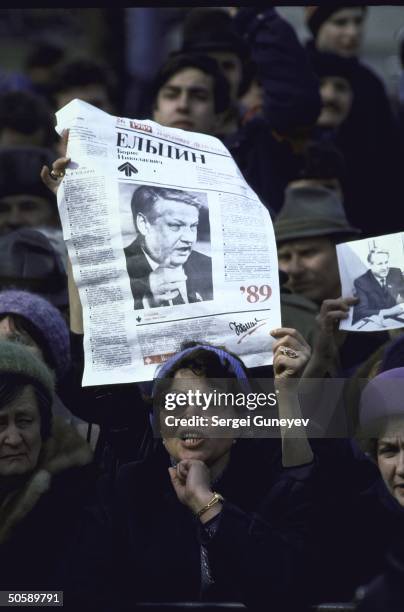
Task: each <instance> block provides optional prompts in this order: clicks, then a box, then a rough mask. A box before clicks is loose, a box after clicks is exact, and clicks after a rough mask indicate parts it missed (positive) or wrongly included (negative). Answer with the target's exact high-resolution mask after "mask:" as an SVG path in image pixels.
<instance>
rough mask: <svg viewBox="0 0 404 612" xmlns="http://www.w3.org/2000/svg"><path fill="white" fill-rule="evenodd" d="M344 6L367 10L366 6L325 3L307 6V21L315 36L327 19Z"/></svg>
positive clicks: (305, 11) (305, 15)
mask: <svg viewBox="0 0 404 612" xmlns="http://www.w3.org/2000/svg"><path fill="white" fill-rule="evenodd" d="M344 8H361V9H363V10H364V11H365V10H366V6H360V5H358V6H357V7H353V6H351V5H348V6H341V5H339V4H338V5H337V4H323V5H321V6H306V7H305V9H304V17H305V21H306V23H307V26H308V27H309V28H310V30H311V33H312V34H313V36H314V38H315V37H316V36H317V33H318V31H319V29H320V27H321V26H322V25H323V23H324V22H325V21H327V19H328V18H329V17H330V16H331V15H332V14H333V13H336V12H337V11H341V10H342V9H344Z"/></svg>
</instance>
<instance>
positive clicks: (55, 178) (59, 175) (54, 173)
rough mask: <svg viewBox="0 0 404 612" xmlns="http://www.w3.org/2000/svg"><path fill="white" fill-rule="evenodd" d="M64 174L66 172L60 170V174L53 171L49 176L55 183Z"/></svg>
mask: <svg viewBox="0 0 404 612" xmlns="http://www.w3.org/2000/svg"><path fill="white" fill-rule="evenodd" d="M65 174H66V172H65V171H64V170H62V171H61V172H56V171H55V170H51V171H50V175H51V177H52V178H53V180H54V181H57V180H58V179H61V178H63V177H64V175H65Z"/></svg>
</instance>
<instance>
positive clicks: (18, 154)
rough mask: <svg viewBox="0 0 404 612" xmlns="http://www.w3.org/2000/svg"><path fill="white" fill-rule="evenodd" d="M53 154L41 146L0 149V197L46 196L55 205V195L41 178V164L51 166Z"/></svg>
mask: <svg viewBox="0 0 404 612" xmlns="http://www.w3.org/2000/svg"><path fill="white" fill-rule="evenodd" d="M54 159H55V154H54V153H52V151H50V150H48V149H43V148H41V147H4V148H1V149H0V198H2V197H6V196H10V195H18V194H29V195H35V196H40V197H42V198H46V199H47V200H49V201H50V202H52V203H53V204H54V205H55V207H56V197H55V195H54V194H53V193H52V192H51V191H50V189H48V187H46V186H45V185H44V184H43V182H42V179H41V176H40V174H41V170H42V166H44V165H46V166H52V162H53V161H54Z"/></svg>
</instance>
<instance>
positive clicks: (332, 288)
mask: <svg viewBox="0 0 404 612" xmlns="http://www.w3.org/2000/svg"><path fill="white" fill-rule="evenodd" d="M274 230H275V238H276V241H277V245H278V261H279V268H280V270H281V272H283V273H286V274H287V277H288V280H287V282H286V283H285V284H284V287H286V288H287V289H289V290H290V291H292V293H293V294H297V295H300V296H303V297H305V298H308V299H309V300H311V301H312V302H314V303H315V304H317V307H318V311H319V315H318V317H317V321H318V325H319V331H320V333H318V334H317V335H316V342H315V346H314V350H313V356H312V359H311V363H310V366H309V368H308V369H307V371H306V376H312V377H322V376H323V375H324V374H325V373H328V374H330V373H331V374H334V375H339V376H342V375H344V374H345V375H348V374H350V373H352V372H353V371H354V369H355V368H356V367H357V366H358V365H359V364H360V363H361V362H362V361H364V360H365V359H366V358H367V357H368V356H369V355H370V354H371V353H372V352H373V351H374V350H376V349H377V348H378V346H380V345H381V344H382V343H383V342H384V341H386V340H387V337H386V335H385V334H383V333H380V332H379V333H373V334H366V336H363V334H360V335H358V334H349V335H348V336H347V335H346V334H344V333H343V332H339V331H338V329H337V327H338V323H339V321H340V320H341V319H344V318H347V316H348V312H349V308H350V306H352V305H353V304H355V303H357V301H358V299H357V298H354V297H350V298H342V297H340V296H341V284H340V278H339V272H338V263H337V254H336V248H335V245H336V244H337V243H339V242H345V241H346V240H349V239H350V238H354V237H356V236H357V235H358V234H359V233H360V230H358V229H357V228H355V227H353V226H352V225H351V224H350V223H349V221H348V219H347V217H346V214H345V210H344V207H343V204H342V202H341V200H340V198H339V197H338V196H337V195H336V193H335V192H333V191H331V190H329V189H326V188H325V187H320V186H312V187H295V188H292V189H291V188H288V189H287V190H286V194H285V202H284V205H283V207H282V209H281V210H280V212H279V214H278V216H277V217H276V218H275V222H274Z"/></svg>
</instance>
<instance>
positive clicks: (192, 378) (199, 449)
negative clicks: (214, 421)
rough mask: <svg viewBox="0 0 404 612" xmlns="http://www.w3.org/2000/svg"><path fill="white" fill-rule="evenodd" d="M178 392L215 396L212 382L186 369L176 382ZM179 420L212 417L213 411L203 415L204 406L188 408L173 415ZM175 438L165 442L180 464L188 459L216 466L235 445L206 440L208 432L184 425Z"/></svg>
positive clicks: (227, 440) (228, 440)
mask: <svg viewBox="0 0 404 612" xmlns="http://www.w3.org/2000/svg"><path fill="white" fill-rule="evenodd" d="M174 390H176V391H177V390H178V392H180V391H181V392H185V391H192V395H193V397H194V398H195V392H196V391H200V392H201V393H209V392H212V387H210V386H209V385H208V381H207V380H206V378H204V377H203V376H198V375H197V374H195V373H194V372H192V370H188V369H182V370H178V372H176V374H175V376H174V378H173V385H172V387H171V389H170V392H171V391H174ZM170 414H172V415H173V416H175V417H181V418H188V417H191V416H193V415H196V416H204V417H206V416H208V414H209V411H208V410H205V411H202V408H201V407H200V406H190V405H188V406H186V407H185V408H183V409H181V412H180V413H179V411H178V410H177V409H176V410H174V411H173V412H172V413H170ZM173 435H175V436H176V437H175V438H174V437H173V438H165V439H164V440H163V442H164V446H165V447H166V450H167V452H168V453H169V455H170V456H171V457H173V459H175V460H176V461H183V460H184V459H198V460H199V461H203V462H204V463H206V465H207V466H211V465H213V464H214V463H215V462H216V461H218V460H219V459H222V458H223V457H224V456H225V455H227V454H228V453H229V452H230V449H231V447H232V444H233V438H231V437H229V438H209V437H202V436H204V435H205V436H207V435H209V432H208V430H206V429H205V430H204V431H203V430H201V428H200V427H190V426H186V425H185V426H184V425H180V426H179V427H178V428H174V427H173Z"/></svg>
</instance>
